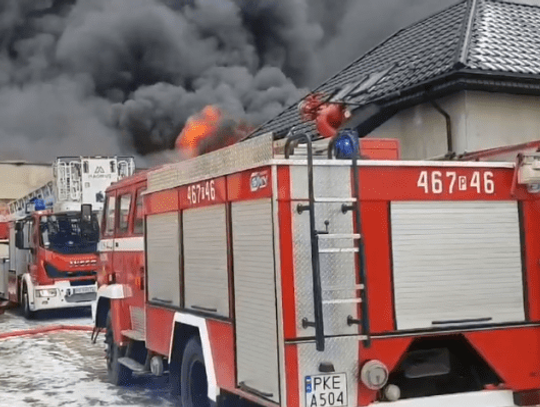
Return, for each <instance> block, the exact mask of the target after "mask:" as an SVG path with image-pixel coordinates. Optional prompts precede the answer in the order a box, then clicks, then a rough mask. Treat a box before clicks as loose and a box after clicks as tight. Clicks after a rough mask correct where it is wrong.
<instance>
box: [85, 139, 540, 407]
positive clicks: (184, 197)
mask: <svg viewBox="0 0 540 407" xmlns="http://www.w3.org/2000/svg"><path fill="white" fill-rule="evenodd" d="M358 146H359V144H358V138H357V136H356V135H355V133H354V131H340V132H339V133H338V134H337V135H336V136H335V137H333V138H332V139H326V140H322V141H316V142H312V140H311V138H310V137H308V136H306V135H304V134H292V135H289V136H288V137H286V138H283V139H275V136H274V134H271V133H270V134H265V135H262V136H258V137H254V138H251V139H247V140H245V141H242V142H240V143H238V144H235V145H233V146H230V147H227V148H223V149H221V150H217V151H214V152H211V153H208V154H204V155H202V156H199V157H196V158H192V159H190V160H187V161H183V162H179V163H176V164H171V165H166V166H163V167H160V168H157V169H154V170H151V171H148V172H146V173H142V174H138V175H135V176H133V177H130V178H125V179H123V180H122V181H120V182H118V183H116V184H114V185H113V186H111V187H110V188H109V189H108V190H107V192H106V203H105V210H104V216H103V224H102V228H101V239H102V240H101V242H100V253H101V259H102V261H103V263H104V266H105V274H104V275H103V276H101V277H100V279H99V285H100V287H99V291H98V300H97V302H96V305H95V307H94V309H93V317H94V320H95V324H96V327H97V328H105V329H106V337H105V341H106V343H107V367H108V372H109V378H110V380H111V381H112V382H114V383H116V384H126V383H128V382H129V380H130V377H131V376H132V375H134V374H147V373H151V374H155V375H162V374H164V372H165V371H168V372H169V375H170V383H171V389H172V392H173V394H175V395H177V396H178V397H179V398H180V399H181V400H182V403H183V404H182V405H183V406H186V407H187V406H210V405H215V404H216V403H217V404H218V405H221V404H226V403H227V402H228V401H230V400H233V401H234V400H236V399H238V400H239V399H242V400H248V401H249V402H251V403H254V404H256V405H261V406H283V407H285V406H287V407H314V406H318V407H326V406H349V407H354V406H372V405H381V406H385V405H388V406H399V407H406V406H428V405H429V406H471V407H473V406H475V407H477V406H486V407H488V406H489V407H509V406H513V405H531V404H537V403H538V395H539V391H540V357H539V355H538V352H537V350H538V344H539V341H540V327H539V323H540V292H539V290H538V287H539V284H540V265H539V257H538V253H539V252H538V248H539V247H540V233H539V231H538V226H537V225H538V224H540V200H539V196H538V194H537V193H536V191H537V188H536V187H537V185H538V183H539V182H540V165H539V163H540V158H539V157H538V156H535V155H531V156H527V157H525V158H523V159H521V160H520V161H519V163H518V165H516V164H514V163H512V162H482V161H467V162H464V161H401V160H396V159H392V160H385V159H369V157H370V154H369V152H365V151H360V155H362V156H363V157H364V158H366V159H361V160H359V159H357V157H356V155H357V154H356V152H358V149H359V148H358ZM360 150H362V149H360ZM371 156H373V155H371ZM378 158H381V157H380V156H379V157H378ZM382 158H384V157H382ZM238 400H236V401H238ZM233 405H235V404H233Z"/></svg>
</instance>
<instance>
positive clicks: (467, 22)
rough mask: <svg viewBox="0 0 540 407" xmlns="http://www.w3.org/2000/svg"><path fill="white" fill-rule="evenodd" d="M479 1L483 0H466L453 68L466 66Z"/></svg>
mask: <svg viewBox="0 0 540 407" xmlns="http://www.w3.org/2000/svg"><path fill="white" fill-rule="evenodd" d="M481 1H483V0H467V3H468V5H467V12H466V13H465V16H464V18H463V26H462V29H461V38H460V44H459V45H458V47H457V48H456V57H455V58H456V61H455V66H456V67H457V68H458V69H459V68H462V67H465V66H467V59H468V57H469V45H470V43H471V35H472V29H473V27H474V23H475V21H476V17H477V15H476V12H477V10H478V3H479V2H481Z"/></svg>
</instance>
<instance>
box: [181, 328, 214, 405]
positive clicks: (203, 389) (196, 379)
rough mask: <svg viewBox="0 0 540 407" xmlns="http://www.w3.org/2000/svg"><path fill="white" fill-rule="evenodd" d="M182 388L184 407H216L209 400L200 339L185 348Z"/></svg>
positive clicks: (196, 338)
mask: <svg viewBox="0 0 540 407" xmlns="http://www.w3.org/2000/svg"><path fill="white" fill-rule="evenodd" d="M180 387H181V389H182V394H181V396H180V397H181V400H182V407H215V405H216V403H215V402H213V401H211V400H210V399H209V398H208V379H207V376H206V369H205V367H204V357H203V352H202V347H201V342H200V340H199V338H198V337H192V338H191V339H190V340H189V341H188V342H187V343H186V347H185V348H184V354H183V356H182V366H181V369H180Z"/></svg>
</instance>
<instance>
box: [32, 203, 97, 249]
mask: <svg viewBox="0 0 540 407" xmlns="http://www.w3.org/2000/svg"><path fill="white" fill-rule="evenodd" d="M39 227H40V235H41V245H42V246H43V247H45V248H46V249H49V250H52V251H54V252H57V253H61V254H75V253H94V252H96V251H97V243H98V239H99V224H98V220H97V216H96V215H95V214H92V220H91V222H89V223H84V222H82V221H81V214H80V213H73V214H62V215H49V216H42V217H41V219H40V226H39Z"/></svg>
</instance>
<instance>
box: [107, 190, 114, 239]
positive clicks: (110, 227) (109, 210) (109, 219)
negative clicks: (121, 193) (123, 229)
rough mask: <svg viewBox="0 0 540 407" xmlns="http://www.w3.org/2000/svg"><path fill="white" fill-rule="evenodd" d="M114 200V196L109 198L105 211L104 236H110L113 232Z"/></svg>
mask: <svg viewBox="0 0 540 407" xmlns="http://www.w3.org/2000/svg"><path fill="white" fill-rule="evenodd" d="M115 207H116V200H115V197H114V196H109V198H108V200H107V207H106V209H105V235H108V236H110V235H112V234H113V232H114V213H115Z"/></svg>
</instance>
